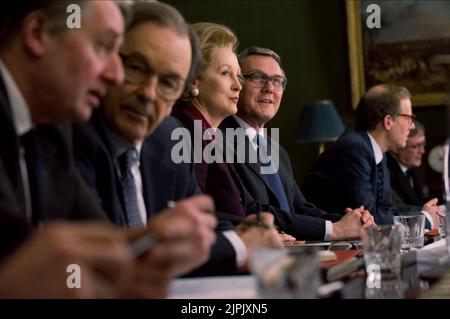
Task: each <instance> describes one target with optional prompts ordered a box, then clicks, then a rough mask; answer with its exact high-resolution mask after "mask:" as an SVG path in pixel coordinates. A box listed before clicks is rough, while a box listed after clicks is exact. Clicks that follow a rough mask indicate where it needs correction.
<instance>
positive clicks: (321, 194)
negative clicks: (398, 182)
mask: <svg viewBox="0 0 450 319" xmlns="http://www.w3.org/2000/svg"><path fill="white" fill-rule="evenodd" d="M382 163H383V170H384V173H383V174H384V181H383V182H384V185H383V195H382V196H383V197H382V203H381V204H377V200H376V199H377V185H376V184H377V166H376V164H375V155H374V152H373V149H372V145H371V143H370V139H369V136H368V135H367V133H366V132H362V131H357V130H354V129H347V130H346V131H345V132H344V133H343V134H342V135H341V136H340V137H339V138H338V140H337V141H336V142H335V143H333V144H331V145H330V146H329V147H328V149H326V150H325V152H323V153H322V154H321V155H320V156H319V158H318V160H317V161H316V163H315V164H314V165H313V167H312V169H311V170H310V172H309V173H308V174H307V176H306V178H305V180H304V182H303V184H302V189H303V192H304V194H305V197H306V198H307V199H308V200H309V201H311V202H313V203H314V204H316V205H317V206H318V207H320V208H322V209H324V210H333V211H336V212H343V211H344V209H345V208H346V207H359V206H361V205H364V207H365V208H366V209H367V210H369V211H370V212H371V213H372V215H373V216H374V219H375V222H376V223H377V224H392V223H393V219H392V217H393V214H396V212H395V210H393V209H392V207H391V205H390V201H389V191H390V184H389V171H388V170H387V165H386V156H384V157H383V161H382Z"/></svg>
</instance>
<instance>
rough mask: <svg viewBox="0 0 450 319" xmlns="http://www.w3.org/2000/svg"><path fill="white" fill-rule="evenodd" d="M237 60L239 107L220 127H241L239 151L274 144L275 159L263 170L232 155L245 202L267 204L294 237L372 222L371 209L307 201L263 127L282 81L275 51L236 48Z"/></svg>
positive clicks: (321, 235)
mask: <svg viewBox="0 0 450 319" xmlns="http://www.w3.org/2000/svg"><path fill="white" fill-rule="evenodd" d="M239 64H240V66H241V70H242V74H243V77H244V79H245V81H244V83H243V89H242V91H241V93H240V97H239V102H238V112H237V115H236V116H232V117H229V118H227V119H225V120H224V121H223V123H222V125H221V128H222V130H223V131H225V134H227V133H226V129H227V128H228V129H230V128H232V129H237V128H241V129H243V130H244V131H245V138H240V139H237V141H235V143H234V145H231V146H230V147H231V149H233V150H234V151H235V154H236V155H237V156H238V157H239V155H240V154H239V152H240V151H239V150H240V149H243V150H248V152H250V153H251V152H257V153H258V151H259V150H261V149H262V148H261V147H262V143H266V144H267V148H268V149H269V148H271V149H276V150H278V152H272V154H271V156H272V161H273V162H274V163H275V162H277V164H278V165H275V166H274V167H275V173H269V174H265V173H263V172H262V168H263V163H262V162H261V161H260V160H258V161H256V162H255V163H252V162H251V160H250V158H251V156H250V154H248V155H249V156H246V158H245V160H239V158H237V159H236V160H235V163H234V165H235V167H236V171H237V173H238V175H239V178H240V180H241V181H242V184H243V187H244V188H245V189H246V191H248V193H249V194H250V195H248V196H242V197H243V199H244V201H245V202H246V203H245V205H252V203H254V202H258V203H260V204H262V205H265V206H268V208H269V209H270V210H271V211H272V212H273V213H274V216H275V221H276V224H277V225H278V226H279V227H280V229H281V230H283V231H285V232H287V233H289V234H291V235H293V236H295V237H296V238H298V239H308V240H312V239H314V240H324V239H325V240H337V239H344V238H353V237H359V235H360V227H361V221H363V224H364V225H365V227H369V226H370V225H371V224H372V222H373V219H372V217H371V216H370V213H368V212H367V211H364V208H358V209H355V210H354V211H352V210H351V209H348V210H347V212H348V214H345V216H344V217H343V218H341V217H342V216H341V215H338V214H334V215H332V214H327V213H326V212H325V211H323V210H320V209H318V208H316V207H315V206H314V205H312V204H310V203H308V202H307V201H306V200H305V199H304V197H303V195H302V193H301V191H300V189H299V187H298V186H297V183H296V182H295V180H294V178H293V172H292V167H291V163H290V160H289V157H288V154H287V152H286V151H285V150H284V149H283V147H281V146H280V145H278V143H277V141H275V139H273V138H272V139H269V138H266V137H265V136H267V135H266V134H267V133H266V132H265V131H264V130H263V128H264V126H265V124H266V123H267V122H268V121H270V120H271V119H272V118H273V117H274V116H275V115H276V113H277V112H278V109H279V107H280V103H281V99H282V96H283V91H284V88H285V86H286V83H287V80H286V78H285V75H284V71H283V69H282V67H281V60H280V57H279V56H278V54H276V53H275V52H273V51H271V50H268V49H264V48H258V47H251V48H248V49H246V50H244V51H243V52H242V53H241V54H239ZM224 139H225V140H226V138H224ZM256 139H258V141H266V142H259V143H258V142H255V140H256ZM227 147H229V146H228V145H227ZM274 147H275V148H274ZM275 153H278V154H275ZM276 156H277V157H278V159H277V158H276ZM253 157H254V158H256V157H257V156H256V155H255V156H253ZM276 168H278V169H276ZM345 208H346V207H345ZM345 208H343V209H342V212H344V209H345ZM330 211H334V209H333V210H330ZM326 219H329V220H331V221H334V222H335V223H332V222H331V221H327V220H326Z"/></svg>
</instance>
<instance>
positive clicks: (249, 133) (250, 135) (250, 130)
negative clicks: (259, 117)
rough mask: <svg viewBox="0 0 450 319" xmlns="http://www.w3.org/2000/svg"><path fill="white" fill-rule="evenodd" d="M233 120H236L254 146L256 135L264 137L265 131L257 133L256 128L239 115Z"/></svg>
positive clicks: (234, 116)
mask: <svg viewBox="0 0 450 319" xmlns="http://www.w3.org/2000/svg"><path fill="white" fill-rule="evenodd" d="M233 118H234V119H235V120H236V122H238V124H239V126H240V127H242V128H243V129H244V131H245V135H247V137H248V139H249V140H250V142H252V144H254V141H255V136H256V134H259V135H260V136H262V137H264V130H259V132H258V131H256V129H255V128H254V127H252V126H250V125H249V124H248V123H247V122H246V121H244V120H243V119H241V118H240V117H239V116H237V115H233Z"/></svg>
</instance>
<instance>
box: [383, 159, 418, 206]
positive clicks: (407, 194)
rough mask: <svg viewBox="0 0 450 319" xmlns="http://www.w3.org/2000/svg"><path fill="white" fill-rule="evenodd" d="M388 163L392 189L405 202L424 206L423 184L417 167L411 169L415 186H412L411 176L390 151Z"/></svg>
mask: <svg viewBox="0 0 450 319" xmlns="http://www.w3.org/2000/svg"><path fill="white" fill-rule="evenodd" d="M387 163H388V168H389V175H390V178H391V179H390V181H391V188H392V190H393V191H394V192H395V193H396V194H397V195H398V197H400V199H401V200H402V202H403V203H404V204H406V205H415V206H422V204H423V202H424V195H423V184H422V182H421V181H420V178H419V174H418V172H417V169H410V171H411V174H412V179H413V183H414V187H411V184H410V181H409V177H408V176H406V175H405V174H404V173H403V172H402V170H401V168H400V166H399V164H398V162H397V160H396V159H395V158H394V157H393V156H392V155H391V154H390V153H387Z"/></svg>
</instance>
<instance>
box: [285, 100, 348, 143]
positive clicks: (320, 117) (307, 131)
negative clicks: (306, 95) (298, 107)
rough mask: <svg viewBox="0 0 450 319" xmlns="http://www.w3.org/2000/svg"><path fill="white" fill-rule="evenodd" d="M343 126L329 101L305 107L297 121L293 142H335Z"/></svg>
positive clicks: (342, 130) (317, 102)
mask: <svg viewBox="0 0 450 319" xmlns="http://www.w3.org/2000/svg"><path fill="white" fill-rule="evenodd" d="M344 129H345V127H344V124H343V123H342V120H341V118H340V117H339V114H338V113H337V111H336V108H335V107H334V105H333V103H332V102H331V101H330V100H321V101H316V102H314V103H310V104H307V105H305V107H304V108H303V111H302V114H301V115H300V118H299V120H298V124H297V128H296V130H295V134H294V140H295V141H296V142H299V143H305V142H331V141H335V140H336V139H337V138H338V137H339V135H341V134H342V132H344Z"/></svg>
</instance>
